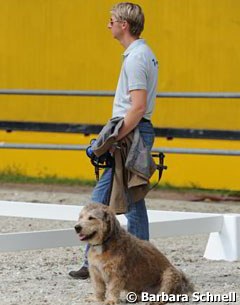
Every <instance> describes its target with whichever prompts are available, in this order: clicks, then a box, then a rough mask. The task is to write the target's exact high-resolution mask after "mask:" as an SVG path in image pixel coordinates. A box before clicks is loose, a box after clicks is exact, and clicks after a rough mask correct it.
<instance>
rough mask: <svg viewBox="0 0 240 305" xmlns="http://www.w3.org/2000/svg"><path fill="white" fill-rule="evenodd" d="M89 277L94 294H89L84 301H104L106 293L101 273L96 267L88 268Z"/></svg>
mask: <svg viewBox="0 0 240 305" xmlns="http://www.w3.org/2000/svg"><path fill="white" fill-rule="evenodd" d="M89 271H90V278H91V282H92V285H93V290H94V296H90V297H89V298H88V299H86V301H89V302H94V301H95V302H96V301H97V302H99V301H104V299H105V293H106V285H105V282H104V281H103V278H102V276H101V273H100V272H99V271H98V270H97V269H96V268H90V269H89Z"/></svg>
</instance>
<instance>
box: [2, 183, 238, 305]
mask: <svg viewBox="0 0 240 305" xmlns="http://www.w3.org/2000/svg"><path fill="white" fill-rule="evenodd" d="M162 197H163V196H162V194H161V193H160V192H155V193H154V195H152V196H149V198H147V206H148V208H151V209H159V210H175V211H177V210H178V211H196V212H214V213H215V212H216V213H240V203H239V202H217V203H214V202H201V201H197V202H190V201H185V200H183V199H180V200H169V199H168V200H166V199H164V198H162ZM170 197H171V196H170ZM173 197H174V199H176V197H177V196H176V194H175V195H174V196H173ZM168 198H169V196H168ZM0 200H14V201H27V202H45V203H58V204H75V205H83V204H86V203H88V202H89V201H90V189H89V188H80V187H74V188H72V187H51V186H48V187H45V186H40V185H38V186H16V185H2V186H0ZM76 218H77V215H76ZM73 225H74V223H73V222H67V221H47V220H36V219H26V218H13V217H12V218H10V217H0V232H3V233H4V232H18V231H19V232H20V231H35V230H46V229H58V228H69V227H72V226H73ZM207 239H208V236H207V235H194V236H181V237H177V238H176V237H172V238H162V239H155V240H151V242H153V243H154V244H155V245H156V246H157V247H158V248H159V249H160V250H161V251H162V252H163V253H164V254H166V255H167V257H168V258H169V259H170V260H171V261H172V263H173V264H174V265H176V266H178V267H179V268H181V269H182V270H183V271H184V272H185V273H186V274H187V275H188V276H189V277H190V278H191V280H192V282H193V283H194V284H195V289H196V291H197V292H200V293H206V292H210V293H212V294H227V293H229V292H235V293H236V295H237V302H236V303H234V304H240V261H238V262H225V261H209V260H206V259H204V258H203V253H204V249H205V246H206V243H207ZM82 251H83V247H82V246H80V245H79V247H69V248H55V249H45V250H35V251H21V252H11V253H0V264H1V268H0V304H1V305H28V304H29V305H30V304H31V305H43V304H45V305H48V304H58V305H80V304H86V302H85V301H84V299H85V297H86V296H87V295H88V294H89V293H90V292H91V283H90V281H89V280H85V281H81V280H74V279H72V278H70V277H69V276H68V272H69V271H70V270H76V269H78V268H79V265H80V261H81V255H82ZM122 304H126V302H125V300H124V298H123V300H122ZM139 304H145V303H143V302H142V303H139ZM176 304H178V303H176ZM186 304H211V302H204V301H203V302H193V301H192V300H190V301H189V302H186ZM213 304H226V303H224V302H214V303H213Z"/></svg>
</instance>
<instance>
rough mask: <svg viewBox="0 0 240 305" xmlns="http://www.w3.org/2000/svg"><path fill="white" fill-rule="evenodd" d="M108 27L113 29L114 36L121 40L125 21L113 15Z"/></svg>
mask: <svg viewBox="0 0 240 305" xmlns="http://www.w3.org/2000/svg"><path fill="white" fill-rule="evenodd" d="M107 27H108V29H109V30H111V32H112V35H113V37H114V38H116V39H118V40H119V39H120V38H121V36H122V35H123V22H122V21H120V20H117V18H116V16H114V15H112V16H111V18H110V20H109V22H108V26H107Z"/></svg>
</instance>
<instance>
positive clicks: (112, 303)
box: [104, 298, 119, 305]
mask: <svg viewBox="0 0 240 305" xmlns="http://www.w3.org/2000/svg"><path fill="white" fill-rule="evenodd" d="M115 304H119V300H118V299H116V298H111V299H106V300H105V302H104V305H115Z"/></svg>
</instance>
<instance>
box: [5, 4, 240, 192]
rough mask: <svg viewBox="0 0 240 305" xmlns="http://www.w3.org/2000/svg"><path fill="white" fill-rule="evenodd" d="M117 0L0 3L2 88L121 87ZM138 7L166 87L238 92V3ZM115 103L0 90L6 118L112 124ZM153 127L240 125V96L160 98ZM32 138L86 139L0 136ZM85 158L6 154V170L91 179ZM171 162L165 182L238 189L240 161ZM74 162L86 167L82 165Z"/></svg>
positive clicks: (161, 142)
mask: <svg viewBox="0 0 240 305" xmlns="http://www.w3.org/2000/svg"><path fill="white" fill-rule="evenodd" d="M115 2H116V1H110V0H101V1H100V0H88V1H83V0H70V1H69V0H24V1H19V0H11V1H8V0H2V1H0V37H1V40H0V71H1V73H0V87H1V88H19V89H20V88H21V89H65V90H115V87H116V83H117V79H118V73H119V69H120V65H121V54H122V52H123V49H122V47H121V46H120V45H119V43H118V42H117V41H115V40H114V39H112V37H111V33H110V31H108V29H107V22H108V19H109V9H110V8H111V6H112V5H113V4H114V3H115ZM138 3H139V4H141V5H142V6H143V8H144V11H145V16H146V26H145V31H144V33H143V37H144V38H145V39H146V40H147V42H148V43H149V44H150V45H151V46H152V48H153V50H154V51H155V53H156V55H157V57H158V59H159V62H160V70H159V85H158V91H159V92H160V91H193V92H195V91H202V92H204V91H205V92H207V91H212V92H215V91H216V92H217V91H220V92H221V91H223V92H226V91H228V92H234V91H235V92H240V85H239V71H240V53H239V49H240V40H239V39H238V36H239V31H240V15H239V11H240V2H239V1H238V0H211V1H209V0H151V1H147V0H145V1H144V0H142V1H138ZM111 103H112V99H111V98H86V97H84V98H80V97H53V96H52V97H36V96H34V97H33V96H0V120H18V121H23V120H25V121H42V122H78V123H105V122H106V120H107V119H108V118H109V117H110V115H111ZM153 123H154V125H155V126H158V127H176V128H177V127H179V128H206V129H227V130H240V100H237V99H235V100H234V99H232V100H230V99H227V100H216V99H215V100H210V99H207V100H203V99H192V100H190V99H158V100H157V105H156V111H155V113H154V116H153ZM26 137H27V139H26ZM25 140H26V141H29V142H34V141H36V142H38V141H40V142H46V141H49V142H53V143H57V142H59V143H60V142H62V141H63V142H68V143H78V144H80V143H84V142H86V143H87V142H88V139H86V138H84V137H83V136H79V135H62V134H59V135H55V134H54V135H53V134H43V135H40V134H37V135H36V134H35V133H28V134H25V133H18V132H16V133H15V132H14V133H11V134H9V133H5V132H4V131H3V132H0V141H6V142H24V141H25ZM86 140H87V141H86ZM155 146H180V147H187V146H189V147H203V148H208V147H213V148H238V149H239V142H231V141H193V140H184V139H179V140H173V141H171V142H169V141H166V140H165V139H158V140H156V142H155ZM80 154H81V153H79V155H80ZM79 155H78V154H77V153H76V152H49V151H47V152H41V151H38V152H36V151H34V152H33V151H13V150H0V160H1V163H0V169H4V168H6V167H8V166H10V165H12V164H13V162H14V163H15V164H17V166H18V168H21V169H22V171H25V172H27V173H29V174H34V175H38V174H40V173H43V172H48V173H50V172H52V173H56V174H57V175H59V176H76V175H78V174H79V177H85V176H84V175H85V172H86V167H87V166H88V165H86V164H87V163H86V162H88V161H87V160H85V156H84V154H82V155H83V156H82V157H81V158H82V159H79V158H80V157H79ZM73 156H76V159H74V157H73ZM167 160H169V161H168V162H167V163H170V165H171V166H169V170H168V172H167V173H166V179H167V182H170V183H172V184H176V185H186V184H190V183H194V184H197V185H201V186H203V187H214V188H218V187H224V188H231V189H240V187H239V181H240V179H239V176H238V177H237V175H238V173H237V168H238V169H239V161H238V160H239V158H237V157H224V158H223V157H200V156H180V155H171V156H170V155H169V156H167V159H166V161H167ZM58 161H59V162H58ZM80 161H81V162H80ZM76 163H77V164H78V163H81V168H77V170H76ZM186 163H187V164H188V165H187V166H188V169H186V168H185V165H186ZM226 163H229V164H231V165H232V166H229V167H228V166H226V165H225V164H226ZM183 164H184V168H183V167H182V166H183ZM203 164H204V165H205V166H204V171H203ZM223 164H224V165H223ZM220 168H221V175H220V174H219V173H218V170H219V169H220ZM230 169H231V171H230ZM233 169H235V170H233ZM89 170H92V169H89ZM206 170H207V173H208V174H207V175H206ZM223 177H224V178H223Z"/></svg>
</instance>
